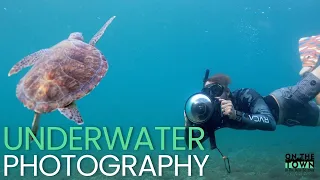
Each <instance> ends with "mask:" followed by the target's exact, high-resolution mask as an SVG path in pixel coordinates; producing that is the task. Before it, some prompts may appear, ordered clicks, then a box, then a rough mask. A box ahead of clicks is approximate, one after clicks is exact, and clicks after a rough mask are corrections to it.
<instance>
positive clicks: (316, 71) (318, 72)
mask: <svg viewBox="0 0 320 180" xmlns="http://www.w3.org/2000/svg"><path fill="white" fill-rule="evenodd" d="M311 73H312V74H313V75H315V76H316V77H317V78H319V79H320V66H317V67H316V68H315V69H314V70H313V71H311Z"/></svg>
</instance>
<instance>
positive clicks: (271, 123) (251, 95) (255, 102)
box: [235, 89, 276, 131]
mask: <svg viewBox="0 0 320 180" xmlns="http://www.w3.org/2000/svg"><path fill="white" fill-rule="evenodd" d="M241 98H242V99H243V100H244V101H246V103H247V104H249V109H250V113H243V112H240V111H236V118H235V120H236V121H239V122H240V123H241V127H242V128H244V129H249V130H264V131H274V130H276V121H275V119H274V117H273V115H272V114H271V111H270V109H269V107H268V106H267V104H266V103H265V101H264V100H263V97H262V96H261V95H260V94H258V93H257V92H256V91H254V90H253V89H247V90H246V92H245V93H244V94H243V95H242V96H241Z"/></svg>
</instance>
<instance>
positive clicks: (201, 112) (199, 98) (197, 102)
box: [184, 92, 221, 127]
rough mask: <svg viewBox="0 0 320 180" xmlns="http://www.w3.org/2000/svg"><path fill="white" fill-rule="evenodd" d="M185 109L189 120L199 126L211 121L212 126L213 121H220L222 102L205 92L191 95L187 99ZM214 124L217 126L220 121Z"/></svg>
mask: <svg viewBox="0 0 320 180" xmlns="http://www.w3.org/2000/svg"><path fill="white" fill-rule="evenodd" d="M184 110H185V113H186V117H187V118H188V120H189V121H190V122H191V123H193V124H195V125H199V126H201V125H204V124H206V123H209V124H211V125H210V126H211V127H212V125H213V124H212V123H214V122H219V120H220V118H221V104H220V102H219V100H218V99H212V98H211V97H210V96H208V95H207V94H205V93H204V92H199V93H196V94H193V95H192V96H190V97H189V98H188V100H187V101H186V104H185V108H184ZM211 120H217V121H211ZM208 121H209V122H208ZM214 125H215V126H216V125H218V123H214Z"/></svg>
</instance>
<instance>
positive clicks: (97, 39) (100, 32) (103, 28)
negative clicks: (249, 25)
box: [89, 16, 116, 46]
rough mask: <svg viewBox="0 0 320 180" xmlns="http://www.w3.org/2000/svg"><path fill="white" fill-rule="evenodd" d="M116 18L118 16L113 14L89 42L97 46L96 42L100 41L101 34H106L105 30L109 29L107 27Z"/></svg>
mask: <svg viewBox="0 0 320 180" xmlns="http://www.w3.org/2000/svg"><path fill="white" fill-rule="evenodd" d="M114 18H116V16H112V17H111V18H110V19H109V20H108V21H107V22H106V23H105V24H104V25H103V26H102V28H101V29H100V30H99V31H98V32H97V33H96V34H95V35H94V36H93V38H92V39H91V40H90V42H89V44H90V45H92V46H95V45H96V43H97V42H98V41H99V39H100V38H101V36H102V35H103V34H104V31H105V30H106V29H107V27H108V26H109V25H110V24H111V22H112V21H113V20H114Z"/></svg>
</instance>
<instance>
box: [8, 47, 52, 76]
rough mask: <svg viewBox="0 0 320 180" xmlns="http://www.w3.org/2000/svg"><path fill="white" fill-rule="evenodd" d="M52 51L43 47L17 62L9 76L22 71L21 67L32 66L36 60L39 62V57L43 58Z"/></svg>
mask: <svg viewBox="0 0 320 180" xmlns="http://www.w3.org/2000/svg"><path fill="white" fill-rule="evenodd" d="M50 52H51V50H50V49H41V50H39V51H37V52H35V53H32V54H30V55H28V56H26V57H24V58H23V59H22V60H20V61H19V62H17V63H16V64H15V65H14V66H13V67H12V68H11V70H10V71H9V73H8V76H11V75H13V74H16V73H18V72H19V71H21V69H23V68H26V67H29V66H32V65H33V64H34V63H35V62H37V61H38V60H39V59H41V58H43V57H44V56H46V55H49V53H50Z"/></svg>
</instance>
